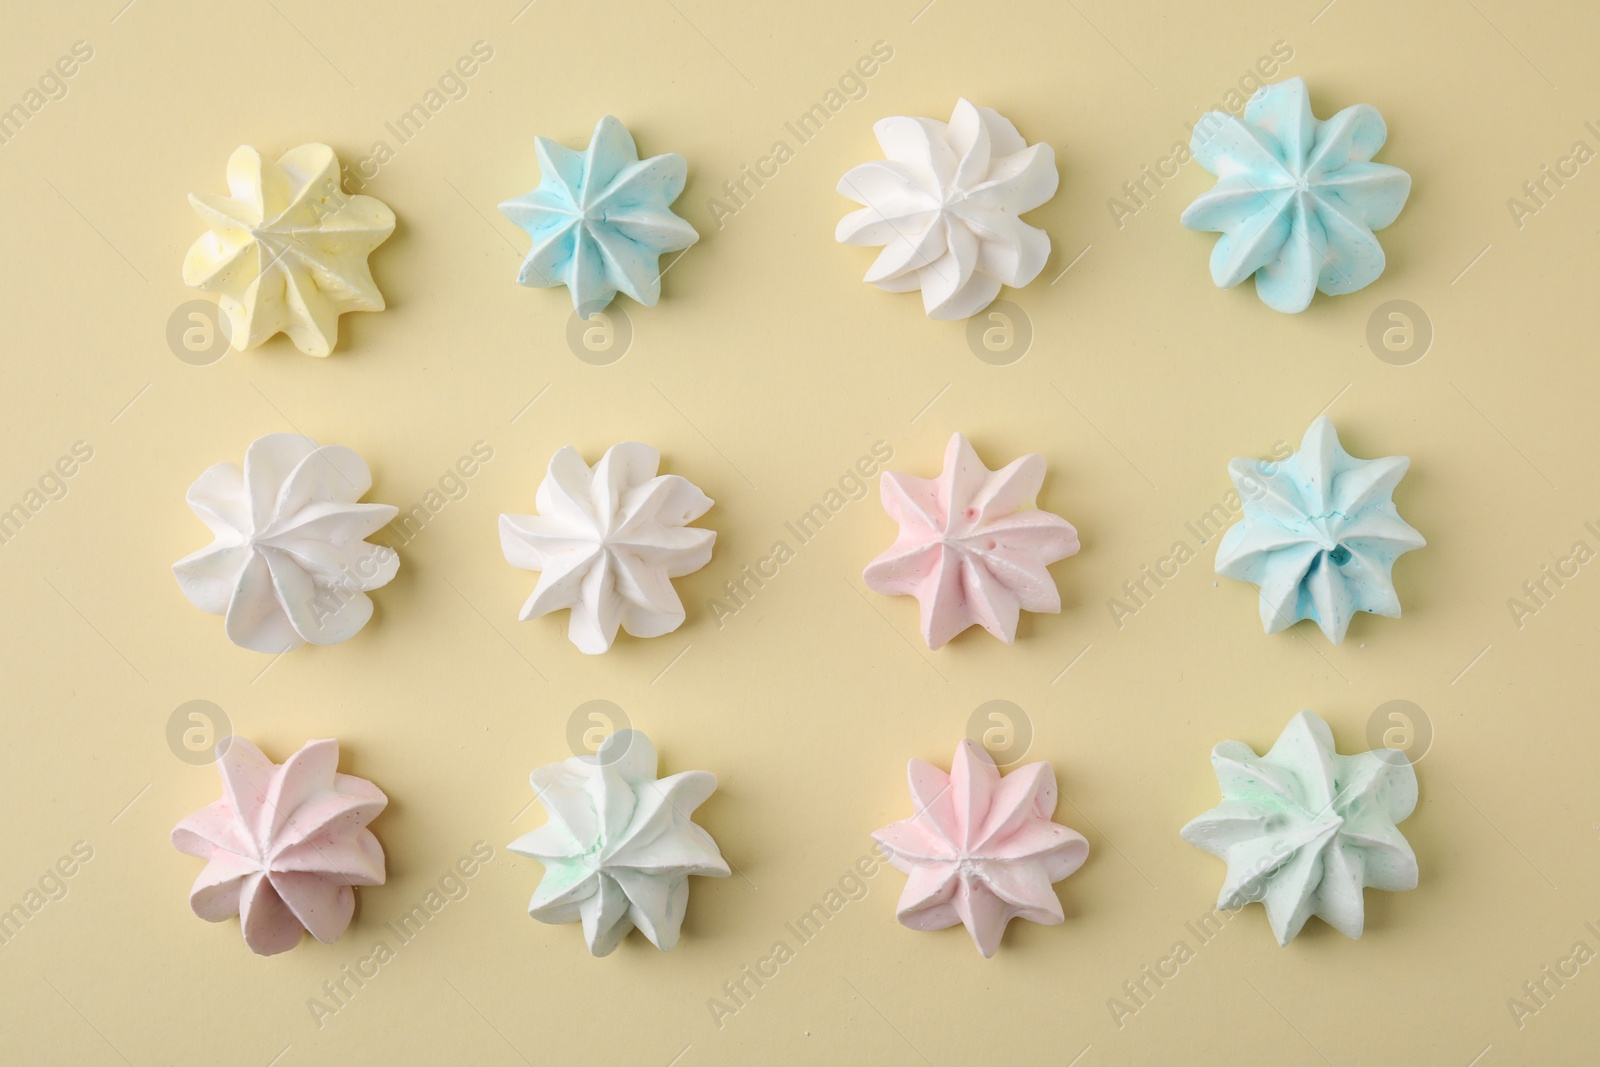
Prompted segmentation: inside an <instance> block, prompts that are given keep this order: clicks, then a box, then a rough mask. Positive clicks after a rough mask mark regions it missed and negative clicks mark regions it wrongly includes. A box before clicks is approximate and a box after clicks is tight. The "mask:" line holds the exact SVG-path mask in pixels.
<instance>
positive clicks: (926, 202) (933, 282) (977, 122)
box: [834, 98, 1060, 319]
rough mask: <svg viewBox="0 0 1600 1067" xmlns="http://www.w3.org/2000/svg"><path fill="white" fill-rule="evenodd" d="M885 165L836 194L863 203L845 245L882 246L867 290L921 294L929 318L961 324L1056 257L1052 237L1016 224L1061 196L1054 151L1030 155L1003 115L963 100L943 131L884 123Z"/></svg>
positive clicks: (877, 127) (860, 172)
mask: <svg viewBox="0 0 1600 1067" xmlns="http://www.w3.org/2000/svg"><path fill="white" fill-rule="evenodd" d="M872 130H873V132H874V133H875V134H877V137H878V144H880V145H881V146H883V154H884V155H885V156H887V157H888V158H887V159H884V160H881V161H874V162H871V163H863V164H861V165H860V166H859V167H855V168H853V169H852V170H851V171H850V172H849V173H847V174H846V175H845V176H844V177H843V178H841V179H840V180H839V192H841V193H842V194H844V195H845V196H847V197H849V198H850V199H851V200H854V201H855V202H856V203H858V204H864V205H865V207H863V208H862V209H861V210H859V211H852V212H851V213H850V214H848V215H846V216H845V217H844V218H843V219H841V220H840V221H839V225H838V228H837V229H836V230H835V232H834V238H835V239H836V240H837V241H839V242H840V243H841V244H850V245H882V246H884V249H883V251H882V252H880V253H879V254H878V258H877V260H876V261H875V262H874V263H873V264H872V268H871V269H870V270H868V271H867V275H866V279H865V280H866V281H869V282H871V283H872V284H873V285H876V286H877V287H878V288H880V289H883V290H885V291H886V292H890V293H906V292H910V291H911V290H913V289H921V290H922V306H923V309H924V310H925V311H926V312H927V314H928V317H929V318H931V319H964V318H966V317H968V316H969V315H975V314H977V313H978V312H979V311H982V310H983V309H984V308H986V307H988V306H989V303H990V302H991V301H992V300H994V298H995V297H996V296H998V295H999V294H1000V286H1001V285H1002V284H1005V285H1010V286H1015V287H1018V288H1020V287H1022V286H1024V285H1027V284H1028V283H1029V282H1031V281H1033V279H1034V278H1036V277H1038V276H1039V272H1040V271H1041V270H1043V269H1044V263H1045V260H1047V259H1049V258H1050V235H1049V234H1047V233H1045V232H1044V231H1043V230H1041V229H1038V228H1036V227H1033V226H1030V225H1028V224H1027V223H1025V222H1023V221H1022V220H1021V219H1019V218H1018V217H1017V216H1019V215H1021V214H1023V213H1024V212H1027V211H1032V210H1033V209H1034V208H1036V207H1038V206H1039V205H1040V204H1043V203H1044V202H1045V201H1047V200H1049V199H1050V198H1051V197H1052V196H1054V195H1055V193H1056V185H1057V184H1058V182H1059V181H1060V176H1059V175H1058V174H1057V173H1056V152H1055V149H1054V148H1052V147H1050V146H1049V145H1048V144H1044V143H1042V142H1041V143H1039V144H1036V145H1032V146H1031V147H1030V146H1029V145H1028V144H1027V142H1026V141H1024V140H1023V139H1022V135H1021V134H1020V133H1018V132H1017V128H1016V127H1015V126H1013V125H1012V124H1011V121H1010V120H1009V119H1007V118H1006V117H1005V116H1003V115H1001V114H1000V113H999V112H998V111H995V110H993V109H992V108H987V107H977V106H975V105H973V104H972V103H971V102H970V101H968V100H966V99H965V98H963V99H961V100H958V101H956V108H955V111H954V113H952V114H951V116H950V122H949V124H948V125H946V124H945V123H943V122H939V121H936V120H934V119H924V118H907V117H896V118H887V119H880V120H879V121H878V122H877V123H875V124H874V125H873V127H872Z"/></svg>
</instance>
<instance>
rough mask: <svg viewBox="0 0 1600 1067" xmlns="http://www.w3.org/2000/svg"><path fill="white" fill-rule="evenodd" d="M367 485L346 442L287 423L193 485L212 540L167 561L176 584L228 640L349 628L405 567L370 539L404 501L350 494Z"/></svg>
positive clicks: (278, 641) (326, 636) (269, 639)
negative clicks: (219, 622) (331, 441)
mask: <svg viewBox="0 0 1600 1067" xmlns="http://www.w3.org/2000/svg"><path fill="white" fill-rule="evenodd" d="M371 488H372V474H371V472H369V471H368V470H367V465H366V463H365V462H363V461H362V459H361V457H360V456H358V455H356V454H355V453H354V452H352V451H351V450H350V449H348V448H343V447H340V446H337V445H330V446H325V447H320V448H319V447H318V446H317V443H316V442H315V441H313V440H311V439H310V438H309V437H302V436H300V435H299V434H292V433H272V434H267V435H266V436H265V437H259V438H257V439H256V440H255V441H253V442H251V444H250V447H249V448H248V449H246V450H245V454H244V470H243V471H242V472H241V471H240V470H239V468H238V467H236V466H234V465H233V464H232V463H219V464H217V465H216V466H214V467H211V468H209V469H208V470H207V471H206V472H205V473H204V474H202V475H200V477H199V478H196V479H195V482H194V484H193V485H191V486H190V487H189V492H188V495H187V497H186V499H187V500H188V502H189V507H190V508H191V509H192V510H193V511H194V513H195V514H196V515H198V516H199V517H200V521H202V522H204V523H205V524H206V525H207V526H209V527H210V528H211V532H212V533H213V534H215V535H216V540H214V541H212V543H211V544H210V545H209V546H207V547H206V548H202V549H201V550H200V551H198V552H195V553H192V554H191V555H188V556H185V557H184V558H183V559H180V560H179V561H178V562H177V563H174V564H173V565H172V571H173V573H174V574H176V575H177V577H178V587H179V588H180V589H182V590H183V595H184V596H186V597H188V598H189V601H190V603H192V604H194V606H195V607H197V608H199V609H200V610H202V611H207V612H210V613H211V614H212V615H222V616H224V623H223V627H224V631H225V632H226V633H227V635H228V640H230V641H232V642H233V643H234V644H236V645H240V646H242V647H244V648H248V649H251V650H253V651H256V652H272V653H279V652H287V651H288V650H289V649H291V648H298V647H299V646H300V645H302V644H304V643H305V642H307V641H309V642H311V643H312V644H314V645H333V644H337V643H339V642H340V641H345V640H348V639H349V638H351V637H354V636H355V635H356V633H357V632H358V631H359V630H360V629H361V628H362V627H363V626H365V625H366V624H367V620H368V619H370V618H372V600H371V599H370V598H369V597H368V596H367V591H368V590H372V589H377V588H378V587H380V586H384V585H388V584H389V581H390V580H391V579H393V578H394V576H395V572H396V571H398V570H399V569H400V557H399V555H398V554H397V553H396V552H395V550H394V549H392V548H388V547H386V546H384V545H374V544H370V543H368V542H367V541H366V540H365V538H366V537H367V536H369V535H370V534H373V533H375V532H377V531H378V530H379V529H381V528H382V527H383V526H384V524H385V523H387V522H389V520H391V519H393V518H394V517H395V515H396V514H397V513H398V511H399V509H398V508H394V507H391V506H390V505H388V504H358V503H356V501H358V500H360V499H361V497H362V496H363V495H365V493H366V492H367V490H368V489H371Z"/></svg>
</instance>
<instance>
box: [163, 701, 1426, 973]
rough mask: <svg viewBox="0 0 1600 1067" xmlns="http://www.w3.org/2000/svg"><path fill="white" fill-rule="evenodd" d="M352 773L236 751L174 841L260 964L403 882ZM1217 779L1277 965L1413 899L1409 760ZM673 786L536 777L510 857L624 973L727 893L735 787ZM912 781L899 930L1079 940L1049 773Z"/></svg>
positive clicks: (607, 765) (199, 897)
mask: <svg viewBox="0 0 1600 1067" xmlns="http://www.w3.org/2000/svg"><path fill="white" fill-rule="evenodd" d="M338 762H339V744H338V742H337V741H333V740H318V741H311V742H308V743H307V744H306V745H305V747H304V748H302V749H301V750H300V751H299V752H296V753H295V754H294V755H292V756H290V757H289V758H288V759H287V760H285V761H284V763H283V764H282V765H278V764H274V763H273V762H272V761H271V760H270V759H268V758H267V757H266V756H265V755H263V754H262V752H261V750H260V749H258V748H257V747H256V746H255V745H254V744H252V743H251V742H250V741H248V740H246V739H244V738H242V737H230V738H226V739H224V741H223V742H222V743H221V744H220V745H219V746H218V758H217V765H218V768H219V770H220V772H221V776H222V785H223V794H222V797H221V798H220V799H218V800H216V801H214V802H213V803H211V804H209V805H207V806H206V807H204V808H202V809H201V810H199V811H197V812H194V813H193V814H191V815H189V816H188V817H186V818H185V819H183V820H182V821H181V822H180V823H179V824H178V826H177V827H176V828H175V829H174V830H173V831H172V843H173V845H174V846H175V847H176V848H177V849H178V850H179V851H180V852H183V853H186V854H188V855H191V856H195V857H197V858H200V859H203V860H205V861H206V865H205V867H204V868H203V869H202V870H201V872H200V874H199V876H198V877H197V878H196V879H195V882H194V885H193V887H192V889H191V890H190V895H189V904H190V907H191V908H192V910H193V911H194V913H195V914H196V915H198V916H200V917H201V918H202V919H205V920H207V921H209V922H223V921H226V920H228V919H230V918H232V917H233V916H235V915H237V916H239V921H240V928H241V930H242V932H243V934H244V941H245V944H246V945H247V946H248V947H249V948H250V950H251V951H253V952H255V953H258V954H260V955H274V954H276V953H279V952H285V951H287V950H289V949H291V948H294V947H295V946H297V945H298V944H300V941H301V931H302V930H306V931H309V932H310V933H311V934H312V935H313V936H314V937H316V938H317V939H318V940H319V941H322V942H324V943H331V942H333V941H334V940H336V939H337V938H338V937H339V936H340V935H341V934H343V933H344V932H345V930H346V929H348V927H349V925H350V921H351V919H352V917H353V916H354V913H355V890H354V887H356V886H376V885H382V884H383V883H384V880H385V876H386V872H385V867H384V853H383V847H382V846H381V845H380V844H379V843H378V839H377V838H376V837H375V836H374V835H373V833H372V831H371V830H369V829H368V828H367V826H368V824H369V823H370V822H371V821H372V820H373V819H374V818H375V817H377V815H378V814H380V813H381V812H382V811H383V809H384V807H385V806H386V805H387V804H388V798H387V797H386V796H384V794H383V792H382V791H381V790H379V789H378V787H377V786H375V785H374V784H373V783H371V782H369V781H367V780H366V779H364V778H358V777H355V776H353V775H348V774H340V773H339V772H338ZM1211 762H1212V767H1213V770H1214V771H1215V773H1216V776H1217V781H1218V784H1219V785H1220V787H1221V791H1222V802H1221V803H1220V804H1218V805H1217V807H1215V808H1213V809H1211V810H1210V811H1208V812H1206V813H1205V814H1203V815H1201V816H1200V817H1198V818H1196V819H1194V820H1193V821H1191V822H1190V823H1189V824H1188V825H1186V826H1185V827H1183V829H1182V831H1181V833H1182V836H1183V838H1184V840H1186V841H1188V842H1190V843H1191V844H1193V845H1195V846H1197V847H1199V848H1201V849H1203V850H1205V851H1206V852H1209V853H1211V854H1213V855H1215V856H1218V857H1220V858H1222V859H1223V860H1224V861H1225V862H1226V863H1227V868H1228V869H1227V875H1226V877H1225V879H1224V881H1223V885H1222V890H1221V892H1220V893H1219V895H1218V898H1217V907H1218V908H1219V909H1224V910H1228V909H1234V908H1241V907H1243V906H1244V905H1246V904H1249V903H1252V902H1260V903H1262V904H1263V905H1264V906H1265V908H1266V913H1267V921H1268V925H1269V926H1270V928H1271V930H1272V934H1273V936H1274V937H1275V938H1276V939H1277V942H1278V944H1279V945H1287V944H1288V943H1289V942H1290V941H1291V940H1293V939H1294V938H1295V936H1296V935H1297V934H1299V933H1300V931H1301V929H1302V928H1303V927H1304V926H1305V924H1306V922H1307V920H1309V919H1310V918H1311V916H1313V915H1316V916H1319V917H1321V918H1322V919H1323V920H1324V921H1325V922H1327V923H1328V924H1329V925H1330V926H1332V927H1333V928H1335V929H1336V930H1338V931H1340V932H1341V933H1343V934H1345V935H1347V936H1349V937H1352V938H1358V937H1360V936H1361V933H1362V929H1363V926H1364V924H1365V896H1364V890H1365V889H1366V888H1369V887H1370V888H1374V889H1380V890H1391V891H1394V890H1405V889H1414V888H1416V885H1417V878H1418V871H1417V860H1416V855H1415V854H1414V853H1413V851H1412V849H1411V846H1410V844H1409V843H1408V842H1407V841H1406V839H1405V836H1404V835H1403V834H1402V833H1401V832H1400V830H1399V828H1398V824H1399V823H1400V822H1402V821H1404V820H1405V819H1406V818H1407V817H1408V816H1409V815H1410V814H1411V813H1412V811H1413V810H1414V809H1415V807H1416V803H1417V778H1416V773H1415V771H1414V770H1413V768H1412V766H1411V764H1410V763H1409V762H1408V761H1407V760H1406V757H1405V756H1404V754H1403V753H1400V752H1396V751H1393V750H1391V749H1378V750H1375V751H1371V752H1362V753H1357V754H1354V755H1343V754H1341V753H1340V752H1339V751H1338V750H1337V748H1336V747H1335V745H1334V740H1333V734H1332V731H1331V730H1330V729H1329V728H1328V725H1327V723H1325V722H1324V721H1323V720H1322V719H1321V718H1319V717H1318V716H1317V715H1316V714H1315V713H1314V712H1311V711H1302V712H1300V713H1299V714H1298V715H1296V716H1295V717H1294V718H1292V719H1290V720H1289V724H1288V725H1287V726H1286V727H1285V728H1284V730H1283V733H1282V734H1281V735H1280V736H1279V738H1278V740H1277V742H1276V743H1275V744H1274V745H1273V746H1272V748H1271V750H1270V751H1268V752H1267V753H1266V754H1265V755H1257V754H1256V752H1255V750H1254V749H1252V748H1251V747H1250V746H1249V745H1247V744H1244V743H1242V742H1239V741H1225V742H1223V743H1221V744H1219V745H1217V746H1216V748H1215V749H1213V751H1212V755H1211ZM658 773H659V766H658V761H657V756H656V750H655V746H654V745H652V744H651V742H650V739H649V738H648V737H646V736H645V735H644V734H643V733H642V732H640V731H638V730H619V731H617V732H616V733H613V734H611V735H610V736H609V737H608V738H606V740H605V741H604V742H603V743H602V744H601V745H600V748H599V750H598V751H597V752H595V753H594V754H592V755H581V756H573V757H571V758H568V759H565V760H562V761H561V762H559V763H552V764H549V765H548V766H544V767H540V768H539V769H538V770H535V771H534V772H533V774H532V775H531V776H530V780H531V782H532V785H533V790H534V795H535V798H536V799H538V800H539V801H540V803H541V804H542V805H543V806H544V808H545V809H546V811H547V813H548V816H549V817H548V818H547V820H546V821H545V823H544V824H543V825H542V826H540V827H539V828H538V829H536V830H534V831H532V832H531V833H528V834H524V835H523V836H522V837H519V838H518V839H517V840H515V841H513V842H511V844H510V845H509V846H508V847H509V848H510V850H511V851H512V852H515V853H517V854H519V855H522V856H527V857H529V858H532V859H535V860H537V861H538V862H539V863H540V864H542V865H543V866H544V875H543V877H542V878H541V879H540V881H539V884H538V886H537V887H536V888H535V890H534V893H533V897H532V899H531V900H530V901H529V903H528V913H529V914H530V915H531V916H533V918H535V919H537V920H539V921H540V922H544V923H550V924H563V923H582V926H583V935H584V939H585V941H586V942H587V943H588V946H589V951H590V953H591V954H593V955H595V956H605V955H608V954H610V953H611V952H612V951H613V950H614V949H616V947H617V946H618V945H619V944H620V943H621V942H622V939H623V938H624V937H626V936H627V934H628V931H629V930H632V929H634V928H635V927H637V928H638V929H639V931H640V933H642V934H643V935H644V936H645V937H646V938H647V939H648V940H649V941H650V943H651V944H653V945H655V946H656V947H657V948H659V949H662V950H668V949H671V948H673V947H674V946H675V945H676V944H677V943H678V938H679V934H680V932H681V930H682V926H683V919H684V916H685V914H686V913H687V911H688V905H689V877H690V876H691V875H696V876H700V877H710V878H722V877H727V875H728V873H729V867H728V863H727V861H726V860H725V859H723V857H722V853H721V851H720V850H719V849H718V847H717V843H716V841H715V840H713V839H712V837H711V835H710V834H709V833H707V832H706V830H705V828H704V827H701V826H700V825H698V824H697V823H695V822H694V821H693V819H692V816H693V814H694V812H695V810H696V809H697V808H699V807H700V805H701V804H703V803H705V801H706V800H707V799H708V798H709V797H710V796H711V794H712V793H713V792H714V791H715V789H716V787H717V779H716V776H715V775H713V774H711V773H710V772H708V771H682V772H679V773H677V774H672V775H668V776H667V777H665V778H660V777H658ZM907 777H908V780H909V784H910V791H911V800H912V807H913V814H912V815H911V816H910V817H909V818H905V819H901V820H900V821H898V822H895V823H891V824H890V825H888V826H885V827H883V828H882V829H879V830H877V831H875V832H874V833H873V835H872V836H873V838H874V839H875V840H876V842H877V846H878V854H879V856H881V857H882V858H883V859H885V860H887V861H888V862H889V863H890V864H892V865H893V866H895V867H896V868H898V869H899V870H901V871H903V872H905V874H906V875H907V879H906V885H905V889H904V890H903V891H902V893H901V894H900V901H899V904H898V905H897V907H896V918H897V919H898V920H899V921H900V922H901V923H902V924H904V925H905V926H908V927H910V928H911V929H913V930H942V929H945V928H947V927H951V926H955V925H956V924H957V923H960V924H962V925H963V926H965V927H966V929H967V932H968V933H969V934H971V936H972V940H973V943H974V944H975V945H976V946H977V949H978V952H979V953H980V954H982V955H983V956H985V957H989V956H993V955H994V954H995V952H996V951H997V950H998V949H999V947H1000V942H1001V939H1002V937H1003V936H1004V934H1005V929H1006V926H1007V925H1008V924H1009V923H1010V921H1011V920H1012V919H1014V918H1020V919H1026V920H1028V921H1030V922H1035V923H1041V924H1046V925H1054V924H1057V923H1061V922H1063V921H1065V915H1064V913H1063V911H1062V907H1061V901H1060V899H1059V898H1058V897H1057V895H1056V892H1055V890H1054V889H1053V888H1052V886H1053V885H1054V883H1056V882H1059V881H1061V880H1062V879H1064V878H1066V877H1067V876H1068V875H1070V874H1072V873H1073V872H1074V871H1076V870H1077V869H1078V868H1079V867H1081V866H1082V865H1083V863H1084V861H1085V860H1086V859H1087V858H1088V855H1089V843H1088V841H1086V840H1085V839H1084V837H1083V836H1082V835H1081V834H1079V833H1078V832H1077V831H1075V830H1072V829H1070V828H1068V827H1066V826H1064V825H1062V824H1061V823H1058V822H1056V821H1054V819H1053V816H1054V814H1055V810H1056V802H1057V799H1058V794H1057V787H1056V776H1055V771H1054V769H1053V768H1052V767H1051V765H1050V764H1049V763H1043V762H1040V763H1029V764H1026V765H1024V766H1020V767H1017V768H1015V769H1013V770H1012V771H1011V772H1010V773H1009V774H1005V775H1002V774H1001V772H1000V769H999V768H998V767H997V766H996V765H995V763H994V760H993V759H992V758H991V757H990V756H989V755H988V754H987V753H986V752H984V750H983V749H981V748H979V747H978V746H977V745H976V744H975V743H974V742H973V741H971V740H963V741H962V742H961V743H960V745H959V746H958V747H957V749H956V753H955V758H954V760H953V762H952V764H951V768H950V771H949V773H946V772H944V771H942V770H940V769H939V768H937V767H935V766H933V765H932V764H930V763H926V762H924V761H922V760H917V759H913V760H911V761H910V765H909V767H908V769H907ZM459 862H461V863H463V864H470V863H472V862H474V861H472V860H468V859H463V860H461V861H459ZM876 863H877V859H876V858H874V857H873V856H870V855H869V856H865V857H863V858H862V859H860V860H858V861H857V867H858V869H859V870H860V873H861V874H862V876H863V877H867V876H871V875H873V874H875V873H876ZM461 873H462V875H463V876H464V877H470V876H471V875H472V874H473V873H474V871H472V870H471V869H469V868H467V867H463V868H462V871H461Z"/></svg>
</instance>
